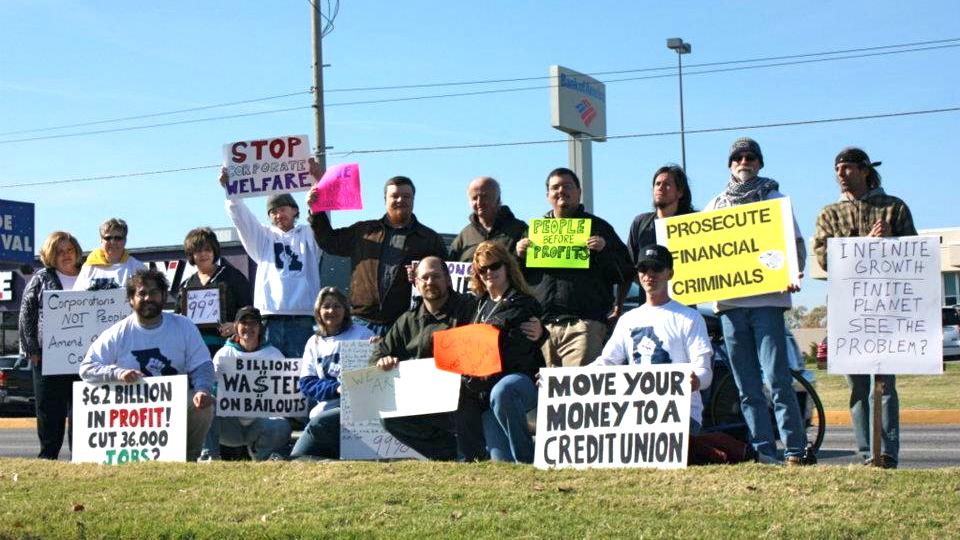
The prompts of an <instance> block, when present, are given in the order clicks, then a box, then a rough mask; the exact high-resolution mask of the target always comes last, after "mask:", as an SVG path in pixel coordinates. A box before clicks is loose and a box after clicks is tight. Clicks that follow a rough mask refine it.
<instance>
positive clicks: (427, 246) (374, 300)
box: [307, 171, 447, 336]
mask: <svg viewBox="0 0 960 540" xmlns="http://www.w3.org/2000/svg"><path fill="white" fill-rule="evenodd" d="M315 172H316V174H315V175H317V174H319V173H320V171H315ZM319 177H320V176H317V178H319ZM415 195H416V188H415V187H414V185H413V181H412V180H410V179H409V178H407V177H406V176H394V177H393V178H391V179H389V180H387V182H386V184H385V185H384V187H383V196H384V203H385V206H386V210H387V211H386V214H384V216H383V217H381V218H380V219H372V220H367V221H358V222H356V223H354V224H353V225H350V226H349V227H343V228H340V229H334V228H333V227H332V226H331V224H330V217H329V216H328V215H327V214H326V212H321V213H319V214H310V218H309V220H310V226H311V227H313V233H314V235H315V237H316V241H317V244H318V245H319V246H320V247H321V248H323V249H324V250H326V251H327V252H329V253H332V254H334V255H339V256H341V257H350V261H351V263H352V266H353V273H352V275H351V277H350V303H351V304H352V305H351V309H352V312H353V321H354V322H356V323H358V324H362V325H363V326H366V327H367V328H369V329H370V330H372V331H373V332H374V333H375V334H377V335H380V336H383V335H385V334H386V333H387V330H388V329H389V328H390V326H391V325H392V324H393V322H394V321H396V320H397V317H399V316H400V314H401V313H403V312H404V311H406V310H407V308H408V307H409V306H410V281H409V280H408V279H407V268H406V267H407V266H408V265H409V264H411V263H412V262H413V261H415V260H423V259H424V258H425V257H429V256H436V257H440V258H441V259H445V258H446V256H447V248H446V245H445V244H444V243H443V239H442V238H441V237H440V235H439V234H437V233H436V232H435V231H434V230H433V229H431V228H429V227H427V226H425V225H423V224H421V223H420V222H419V221H418V220H417V216H415V215H414V214H413V200H414V196H415ZM312 197H313V192H311V194H310V196H308V198H307V202H308V203H310V202H311V201H312ZM314 296H316V295H314Z"/></svg>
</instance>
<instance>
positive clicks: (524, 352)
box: [460, 241, 546, 463]
mask: <svg viewBox="0 0 960 540" xmlns="http://www.w3.org/2000/svg"><path fill="white" fill-rule="evenodd" d="M470 288H471V289H472V290H473V292H474V294H476V295H477V297H478V298H479V301H478V304H477V306H478V307H477V313H476V316H475V317H474V320H473V322H474V323H483V324H489V325H493V326H495V327H497V328H499V329H500V360H501V364H502V366H503V370H502V371H501V372H500V373H498V374H496V375H493V376H491V377H490V378H487V379H480V378H477V377H466V376H465V377H464V383H463V385H464V389H463V390H461V397H460V412H461V413H463V412H464V411H465V409H467V408H466V407H464V405H465V402H466V401H471V400H472V401H475V404H476V405H478V406H477V407H476V410H477V411H482V410H483V409H484V408H485V405H486V403H484V402H485V401H486V399H489V407H490V411H489V412H488V413H484V414H483V416H482V422H483V435H484V438H485V439H486V443H487V449H488V450H489V452H490V458H491V459H493V460H495V461H507V462H518V463H533V438H532V437H531V436H530V432H529V430H528V429H527V412H528V411H530V410H531V409H534V408H536V406H537V387H536V384H535V383H534V380H535V379H536V376H537V372H538V371H539V370H540V368H542V367H544V366H545V363H544V359H543V353H542V352H541V350H540V346H541V345H542V344H543V341H544V340H545V339H546V336H545V335H544V333H543V327H542V326H541V325H539V324H537V328H538V329H539V330H540V331H539V332H535V333H534V335H533V336H531V335H529V334H528V333H527V332H526V331H524V329H522V328H521V324H522V323H525V322H527V321H528V320H529V319H530V318H531V317H534V318H539V317H540V316H541V315H542V313H543V309H542V308H541V307H540V304H539V303H538V302H537V300H536V299H535V298H534V297H533V294H532V293H531V292H530V288H529V287H528V286H527V282H526V280H524V279H523V274H521V272H520V267H519V265H518V264H517V260H516V258H515V257H513V256H511V255H510V254H509V253H508V252H507V250H506V249H505V248H504V247H503V246H501V245H500V244H497V243H496V242H489V241H488V242H483V243H481V244H480V245H479V246H477V250H476V252H474V255H473V276H472V277H471V281H470Z"/></svg>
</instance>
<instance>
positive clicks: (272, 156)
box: [223, 135, 313, 199]
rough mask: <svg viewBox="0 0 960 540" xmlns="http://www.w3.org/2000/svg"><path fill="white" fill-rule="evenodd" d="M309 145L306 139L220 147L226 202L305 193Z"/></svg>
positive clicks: (310, 183) (287, 138)
mask: <svg viewBox="0 0 960 540" xmlns="http://www.w3.org/2000/svg"><path fill="white" fill-rule="evenodd" d="M309 159H310V141H309V140H308V139H307V136H306V135H289V136H285V137H273V138H270V139H257V140H252V141H237V142H232V143H230V144H225V145H223V164H224V167H226V168H227V176H228V178H227V185H226V188H225V189H226V192H227V198H228V199H240V198H243V197H262V196H265V195H273V194H277V193H290V192H294V191H308V190H309V189H310V188H311V187H313V177H312V176H310V164H309V162H308V160H309Z"/></svg>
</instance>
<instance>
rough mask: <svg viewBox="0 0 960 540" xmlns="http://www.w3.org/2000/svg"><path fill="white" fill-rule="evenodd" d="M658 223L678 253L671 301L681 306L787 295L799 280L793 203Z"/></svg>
mask: <svg viewBox="0 0 960 540" xmlns="http://www.w3.org/2000/svg"><path fill="white" fill-rule="evenodd" d="M654 223H655V226H656V229H657V243H658V244H660V245H662V246H665V247H666V248H667V249H669V250H670V252H671V253H673V270H674V274H673V280H671V282H670V296H671V297H672V298H673V299H674V300H676V301H677V302H680V303H681V304H687V305H692V304H699V303H701V302H716V301H719V300H728V299H731V298H741V297H744V296H754V295H757V294H764V293H771V292H782V291H785V290H787V287H788V286H789V285H790V284H791V283H796V282H798V281H799V279H800V277H799V275H800V273H799V272H800V271H799V267H798V266H797V245H796V240H795V236H794V230H793V211H792V210H791V207H790V199H789V198H786V197H783V198H780V199H772V200H769V201H761V202H757V203H751V204H742V205H739V206H733V207H730V208H722V209H720V210H713V211H710V212H696V213H693V214H685V215H682V216H674V217H670V218H665V219H658V220H656V221H655V222H654Z"/></svg>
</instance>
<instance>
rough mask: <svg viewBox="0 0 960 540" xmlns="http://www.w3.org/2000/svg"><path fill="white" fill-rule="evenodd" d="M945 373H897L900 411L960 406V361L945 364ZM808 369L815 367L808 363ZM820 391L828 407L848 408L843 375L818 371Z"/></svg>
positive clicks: (848, 389) (847, 395)
mask: <svg viewBox="0 0 960 540" xmlns="http://www.w3.org/2000/svg"><path fill="white" fill-rule="evenodd" d="M946 366H947V367H946V369H945V370H944V372H943V375H897V394H898V395H899V397H900V410H904V409H960V361H953V362H947V363H946ZM807 369H815V368H814V365H813V364H808V365H807ZM816 375H817V394H819V395H820V399H821V400H822V401H823V408H824V409H827V410H844V409H847V408H848V407H849V402H850V387H849V386H847V381H846V379H845V378H844V377H843V375H827V372H826V371H824V370H816Z"/></svg>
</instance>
